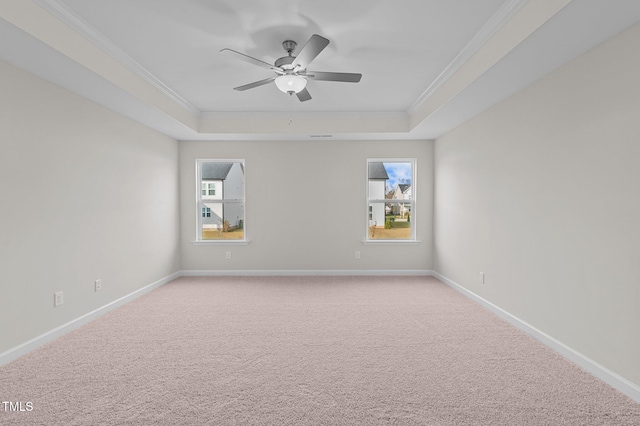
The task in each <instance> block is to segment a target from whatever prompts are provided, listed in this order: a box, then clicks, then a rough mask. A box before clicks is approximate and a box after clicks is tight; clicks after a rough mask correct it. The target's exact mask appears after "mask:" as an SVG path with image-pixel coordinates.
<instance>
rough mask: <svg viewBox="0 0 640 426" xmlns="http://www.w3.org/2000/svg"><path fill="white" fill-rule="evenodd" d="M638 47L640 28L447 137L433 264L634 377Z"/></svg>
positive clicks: (638, 342)
mask: <svg viewBox="0 0 640 426" xmlns="http://www.w3.org/2000/svg"><path fill="white" fill-rule="evenodd" d="M639 49H640V25H636V26H635V27H632V28H631V29H629V30H627V31H625V32H624V33H622V34H620V35H618V36H617V37H614V38H613V39H611V40H609V41H607V42H605V43H604V44H602V45H601V46H599V47H597V48H595V49H594V50H592V51H590V52H588V53H586V54H585V55H583V56H581V57H579V58H578V59H576V60H574V61H573V62H571V63H569V64H568V65H566V66H564V67H563V68H561V69H559V70H557V71H556V72H554V73H552V74H551V75H549V76H547V77H546V78H544V79H542V80H541V81H539V82H537V83H535V84H533V85H532V86H530V87H528V88H527V89H525V90H524V91H522V92H521V93H519V94H517V95H515V96H513V97H511V98H509V99H507V100H506V101H504V102H502V103H500V104H498V105H496V106H495V107H493V108H491V109H490V110H488V111H487V112H485V113H483V114H481V115H480V116H478V117H476V118H474V119H473V120H471V121H469V122H468V123H466V124H464V125H463V126H461V127H459V128H458V129H455V130H454V131H452V132H450V133H448V134H446V135H445V136H443V137H441V138H439V139H438V140H437V141H436V147H435V164H436V166H435V206H436V208H435V219H434V220H435V225H434V230H435V231H434V232H435V240H434V241H435V247H436V249H435V252H434V264H435V265H434V266H435V269H436V270H437V271H438V272H440V273H441V274H442V275H444V276H446V277H447V278H449V279H451V280H453V281H455V282H457V283H458V284H460V285H462V286H464V287H466V288H467V289H469V290H471V291H472V292H474V293H476V294H478V295H479V296H481V297H483V298H485V299H487V300H488V301H490V302H492V303H493V304H495V305H497V306H499V307H500V308H502V309H504V310H506V311H507V312H509V313H511V314H513V315H515V316H516V317H518V318H520V319H522V320H523V321H526V322H528V323H529V324H531V325H532V326H534V327H536V328H538V329H539V330H541V331H543V332H545V333H547V334H549V335H550V336H552V337H554V338H556V339H557V340H559V341H561V342H562V343H564V344H565V345H567V346H569V347H570V348H572V349H574V350H576V351H578V352H580V353H582V354H584V355H586V356H587V357H589V358H591V359H592V360H594V361H596V362H597V363H599V364H601V365H602V366H604V367H605V368H608V369H610V370H612V371H613V372H615V373H618V374H620V375H622V376H623V377H625V378H627V379H628V380H630V381H632V382H634V383H636V384H640V362H638V360H640V337H639V336H640V165H639V159H640V84H638V76H639V75H640V55H637V54H636V53H637V52H638V50H639ZM480 271H482V272H485V273H486V283H485V284H484V285H482V284H480V283H479V278H478V276H479V272H480Z"/></svg>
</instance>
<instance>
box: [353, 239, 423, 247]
mask: <svg viewBox="0 0 640 426" xmlns="http://www.w3.org/2000/svg"><path fill="white" fill-rule="evenodd" d="M362 244H363V245H365V246H368V245H371V246H385V245H386V246H417V245H419V244H422V241H420V240H363V241H362Z"/></svg>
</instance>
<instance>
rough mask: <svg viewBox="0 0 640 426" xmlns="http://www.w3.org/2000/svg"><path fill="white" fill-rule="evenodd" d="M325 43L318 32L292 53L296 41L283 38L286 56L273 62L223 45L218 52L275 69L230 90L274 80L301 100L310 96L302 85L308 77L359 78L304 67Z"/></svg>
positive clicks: (304, 84) (347, 74) (261, 84)
mask: <svg viewBox="0 0 640 426" xmlns="http://www.w3.org/2000/svg"><path fill="white" fill-rule="evenodd" d="M328 44H329V40H328V39H326V38H324V37H322V36H319V35H318V34H314V35H312V36H311V38H310V39H309V40H308V41H307V43H306V44H305V45H304V46H303V47H302V49H301V50H300V52H299V53H298V56H293V51H294V50H295V48H296V46H297V45H298V44H297V43H296V42H295V41H293V40H285V41H284V42H282V47H283V48H284V50H285V51H286V52H287V54H288V56H283V57H282V58H278V59H276V61H275V62H274V64H273V65H271V64H270V63H268V62H264V61H261V60H260V59H256V58H254V57H251V56H249V55H245V54H244V53H240V52H236V51H235V50H232V49H226V48H225V49H222V50H221V51H220V52H229V53H232V54H233V55H234V56H235V57H236V58H238V59H241V60H243V61H245V62H249V63H250V64H254V65H258V66H259V67H262V68H267V69H269V70H271V71H275V73H276V75H275V76H274V77H270V78H265V79H264V80H260V81H256V82H253V83H249V84H245V85H243V86H238V87H234V88H233V89H234V90H239V91H243V90H248V89H253V88H254V87H259V86H264V85H265V84H269V83H271V82H272V81H275V83H276V86H277V87H278V89H280V91H282V92H284V93H288V94H289V95H293V94H294V93H295V94H296V96H297V97H298V99H299V100H300V101H301V102H304V101H308V100H309V99H311V95H310V94H309V91H308V90H307V87H306V86H307V80H309V79H310V80H317V81H339V82H346V83H357V82H359V81H360V79H361V78H362V74H355V73H345V72H320V71H308V70H307V67H308V66H309V64H310V63H311V61H313V60H314V59H315V58H316V56H318V55H319V54H320V52H322V51H323V50H324V48H325V47H327V45H328Z"/></svg>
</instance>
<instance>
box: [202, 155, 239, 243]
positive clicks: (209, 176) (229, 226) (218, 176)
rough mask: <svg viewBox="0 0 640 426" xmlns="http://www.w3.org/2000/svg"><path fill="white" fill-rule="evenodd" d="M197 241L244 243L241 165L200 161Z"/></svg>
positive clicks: (228, 162) (237, 163)
mask: <svg viewBox="0 0 640 426" xmlns="http://www.w3.org/2000/svg"><path fill="white" fill-rule="evenodd" d="M200 179H201V184H202V188H203V191H202V195H201V199H200V201H199V202H200V206H201V208H202V211H203V212H206V213H203V215H202V218H201V219H200V231H199V235H198V239H200V240H244V239H245V223H244V163H243V162H235V161H202V162H201V163H200Z"/></svg>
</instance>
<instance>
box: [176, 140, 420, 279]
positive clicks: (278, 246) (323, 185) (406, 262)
mask: <svg viewBox="0 0 640 426" xmlns="http://www.w3.org/2000/svg"><path fill="white" fill-rule="evenodd" d="M378 157H392V158H407V157H415V158H417V173H418V177H417V178H418V194H417V203H418V205H417V208H418V218H417V219H418V221H417V222H416V223H417V228H416V230H417V237H418V239H419V240H421V241H422V242H421V243H420V244H418V245H401V246H389V245H382V246H373V245H363V244H362V241H363V240H364V238H365V233H366V220H367V216H366V214H367V206H366V202H365V196H366V195H365V190H366V183H367V181H366V160H367V158H378ZM197 158H211V159H216V158H219V159H238V158H241V159H245V160H246V198H247V203H246V227H247V229H246V231H247V236H248V239H249V240H250V243H249V244H248V245H245V246H231V247H229V246H219V245H218V246H200V245H193V244H192V241H193V240H195V234H196V226H195V221H196V216H195V215H196V209H195V196H196V192H195V160H196V159H197ZM432 191H433V142H431V141H392V142H381V141H327V140H323V141H303V142H294V141H287V142H264V141H257V142H256V141H254V142H226V143H225V142H180V193H181V209H182V210H181V221H182V228H181V232H182V234H181V241H182V245H181V248H182V267H183V269H185V270H207V271H221V270H224V271H226V270H231V271H237V270H242V271H245V272H249V273H250V272H251V271H265V270H267V271H314V270H316V271H349V272H351V271H359V270H369V271H370V270H391V271H400V270H403V271H407V270H414V271H417V270H420V271H426V270H429V269H431V266H432V265H431V257H432V228H433V222H432V212H433V205H432V202H433V192H432ZM226 251H231V252H232V258H231V259H230V260H227V259H225V252H226ZM356 251H360V253H361V258H360V259H355V252H356Z"/></svg>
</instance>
